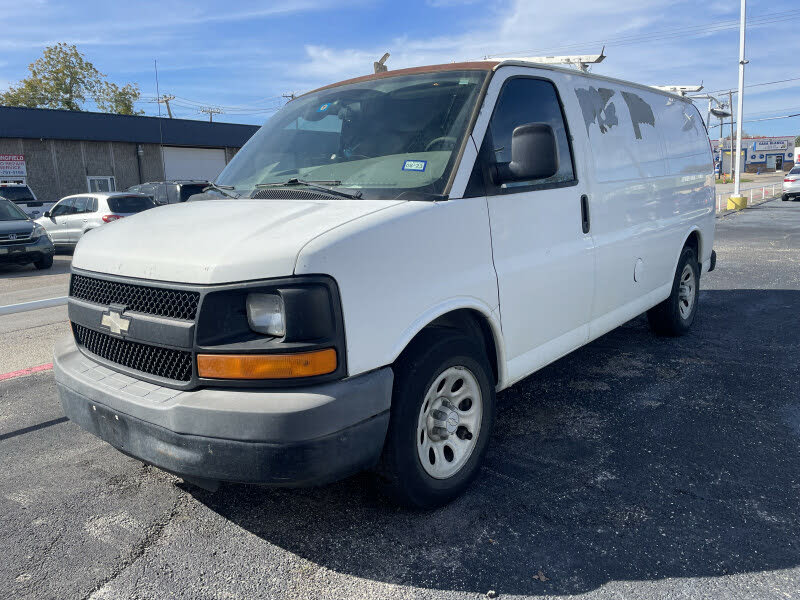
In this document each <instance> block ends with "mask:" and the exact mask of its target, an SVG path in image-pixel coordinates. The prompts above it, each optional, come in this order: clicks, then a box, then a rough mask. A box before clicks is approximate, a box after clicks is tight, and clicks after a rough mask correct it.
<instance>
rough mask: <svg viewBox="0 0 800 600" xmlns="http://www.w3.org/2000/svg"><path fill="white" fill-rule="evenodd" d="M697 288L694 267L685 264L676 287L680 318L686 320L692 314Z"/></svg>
mask: <svg viewBox="0 0 800 600" xmlns="http://www.w3.org/2000/svg"><path fill="white" fill-rule="evenodd" d="M696 289H697V282H696V281H695V277H694V269H692V267H691V266H689V265H686V266H684V267H683V272H681V282H680V286H679V287H678V309H679V310H680V313H681V319H683V320H686V319H688V318H689V317H690V316H691V314H692V308H694V293H695V290H696Z"/></svg>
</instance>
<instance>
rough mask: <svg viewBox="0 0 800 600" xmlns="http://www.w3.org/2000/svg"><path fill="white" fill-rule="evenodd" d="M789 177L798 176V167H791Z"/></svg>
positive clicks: (799, 169) (799, 168) (799, 173)
mask: <svg viewBox="0 0 800 600" xmlns="http://www.w3.org/2000/svg"><path fill="white" fill-rule="evenodd" d="M789 175H800V167H793V168H792V170H791V171H789Z"/></svg>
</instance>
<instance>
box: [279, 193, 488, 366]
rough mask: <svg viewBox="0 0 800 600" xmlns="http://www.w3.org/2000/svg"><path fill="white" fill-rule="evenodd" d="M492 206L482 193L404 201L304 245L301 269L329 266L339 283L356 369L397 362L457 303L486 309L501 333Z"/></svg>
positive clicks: (324, 270) (349, 352)
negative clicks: (421, 332) (427, 327)
mask: <svg viewBox="0 0 800 600" xmlns="http://www.w3.org/2000/svg"><path fill="white" fill-rule="evenodd" d="M486 210H487V209H486V198H482V197H481V198H464V199H459V200H454V201H446V202H413V201H412V202H404V203H402V204H398V205H396V206H393V207H391V208H388V209H386V210H383V211H378V212H376V213H373V214H371V215H367V216H366V217H363V218H361V219H356V220H354V221H351V222H349V223H346V224H344V225H342V226H340V227H338V228H335V229H333V230H331V231H329V232H327V233H324V234H322V235H321V236H319V237H317V238H315V239H313V240H311V241H310V242H309V243H308V244H306V246H305V247H304V248H303V249H302V250H301V251H300V253H299V254H298V258H297V264H296V267H295V273H296V274H313V273H326V274H329V275H331V276H332V277H333V278H334V279H336V282H337V283H338V285H339V290H340V294H341V297H342V310H343V314H344V323H345V335H346V344H347V362H348V373H349V374H350V375H357V374H359V373H363V372H366V371H370V370H372V369H375V368H378V367H382V366H384V365H387V364H390V363H392V362H393V361H394V360H395V358H397V356H398V355H399V354H400V352H402V350H403V348H405V346H406V344H407V343H408V342H409V341H410V340H411V339H412V338H413V337H414V335H415V334H416V333H417V332H418V331H419V330H421V329H422V328H423V327H424V326H425V325H427V324H428V323H430V322H431V321H433V320H434V319H435V318H436V317H437V316H440V315H441V314H444V313H446V312H449V311H451V310H455V309H458V308H470V309H474V310H477V311H478V312H480V313H482V314H483V315H484V316H485V317H486V318H487V320H488V321H489V322H490V324H491V326H492V328H493V330H494V332H495V334H496V335H499V334H500V323H499V317H498V315H497V307H498V299H497V280H496V277H495V272H494V266H493V264H492V248H491V240H490V236H489V223H488V219H487V212H486ZM503 368H504V365H503V364H502V362H501V363H500V369H501V373H502V369H503Z"/></svg>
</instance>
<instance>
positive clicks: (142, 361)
mask: <svg viewBox="0 0 800 600" xmlns="http://www.w3.org/2000/svg"><path fill="white" fill-rule="evenodd" d="M72 328H73V332H74V334H75V341H77V342H78V344H80V345H82V346H83V347H84V348H85V349H86V350H88V351H89V352H91V353H92V354H95V355H97V356H99V357H100V358H103V359H105V360H107V361H109V362H112V363H115V364H118V365H122V366H123V367H127V368H129V369H134V370H135V371H141V372H142V373H147V374H149V375H155V376H156V377H163V378H165V379H173V380H175V381H190V380H191V378H192V353H191V352H187V351H184V350H172V349H170V348H162V347H160V346H151V345H149V344H141V343H139V342H132V341H130V340H122V339H119V338H116V337H113V336H110V335H108V334H106V333H101V332H99V331H94V330H92V329H89V328H87V327H84V326H83V325H78V324H77V323H73V325H72Z"/></svg>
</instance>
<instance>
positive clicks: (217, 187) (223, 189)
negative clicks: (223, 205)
mask: <svg viewBox="0 0 800 600" xmlns="http://www.w3.org/2000/svg"><path fill="white" fill-rule="evenodd" d="M234 189H236V188H235V187H233V186H232V185H218V184H216V183H209V184H208V185H207V186H206V187H204V188H203V192H206V191H208V190H214V191H217V192H219V193H220V194H222V195H223V196H227V197H228V198H233V199H234V200H235V199H237V198H241V196H240V195H239V194H231V193H230V192H228V191H227V190H234Z"/></svg>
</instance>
